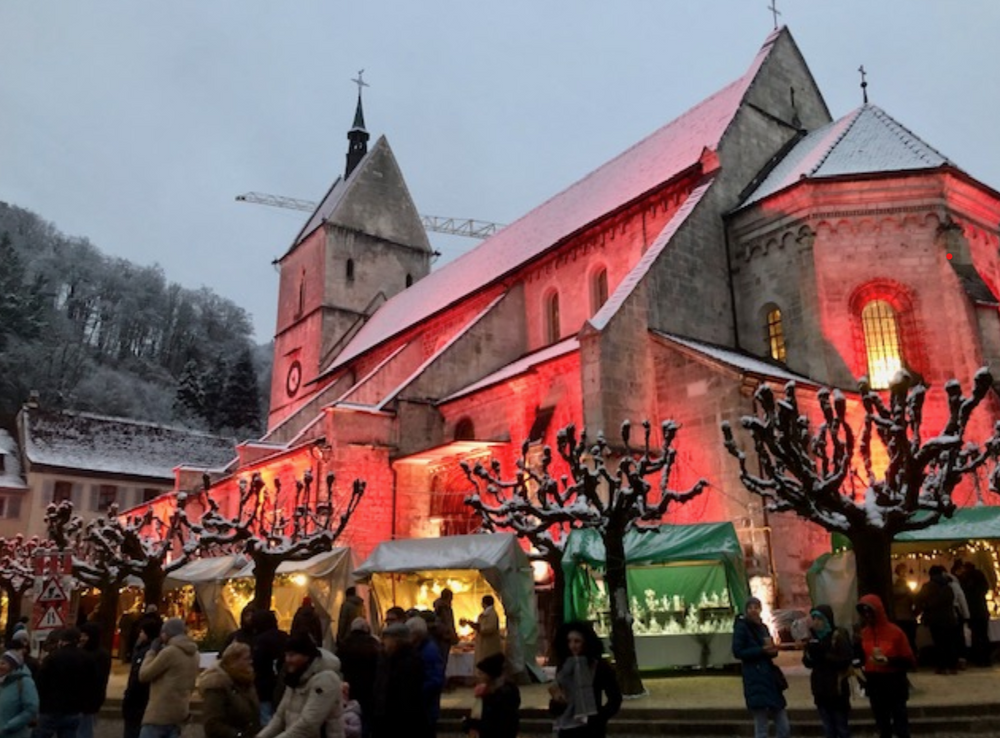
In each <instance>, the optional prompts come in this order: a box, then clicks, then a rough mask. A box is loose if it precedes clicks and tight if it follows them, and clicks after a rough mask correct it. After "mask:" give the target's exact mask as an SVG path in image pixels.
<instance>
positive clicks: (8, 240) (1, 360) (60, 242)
mask: <svg viewBox="0 0 1000 738" xmlns="http://www.w3.org/2000/svg"><path fill="white" fill-rule="evenodd" d="M270 372H271V347H270V346H269V345H261V346H258V345H255V344H254V342H253V328H252V325H251V322H250V317H249V315H248V314H247V312H246V311H245V310H244V309H243V308H241V307H239V306H238V305H236V304H235V303H234V302H232V301H231V300H228V299H226V298H223V297H221V296H219V295H217V294H216V293H215V292H213V291H212V290H211V289H209V288H207V287H201V288H200V289H189V288H186V287H182V286H181V285H179V284H176V283H173V282H169V281H168V280H167V278H166V277H165V275H164V274H163V270H162V269H161V268H160V267H159V266H155V265H154V266H140V265H137V264H134V263H132V262H130V261H128V260H127V259H122V258H116V257H110V256H107V255H105V254H103V253H101V251H100V250H99V249H98V248H97V247H96V246H94V245H93V244H92V243H90V241H88V240H87V239H86V238H79V237H73V236H66V235H64V234H62V233H60V232H59V231H58V230H57V229H56V228H55V226H53V225H52V224H51V223H49V222H47V221H45V220H44V219H43V218H40V217H39V216H37V215H35V214H34V213H32V212H30V211H28V210H24V209H23V208H18V207H16V206H13V205H8V204H6V203H3V202H0V427H10V426H11V421H12V420H13V417H14V415H15V414H16V413H17V411H18V409H19V408H20V407H21V405H22V404H23V403H24V402H25V401H26V400H27V399H28V397H29V394H30V393H31V392H35V391H37V392H38V394H39V400H40V402H41V404H42V405H43V406H45V407H47V408H52V409H67V410H81V411H87V412H94V413H100V414H103V415H116V416H122V417H129V418H135V419H139V420H147V421H153V422H159V423H168V424H179V425H185V426H188V427H192V428H199V429H204V430H210V431H213V432H225V433H228V434H234V435H237V436H238V437H240V438H248V437H252V436H254V435H258V434H259V433H260V431H261V426H262V418H264V417H265V416H266V412H267V407H266V398H267V388H268V386H269V384H270Z"/></svg>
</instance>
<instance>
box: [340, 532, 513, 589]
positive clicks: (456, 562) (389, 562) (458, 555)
mask: <svg viewBox="0 0 1000 738" xmlns="http://www.w3.org/2000/svg"><path fill="white" fill-rule="evenodd" d="M489 568H498V569H520V568H530V564H529V562H528V556H527V554H525V553H524V551H523V550H522V549H521V547H520V546H519V545H518V543H517V537H516V536H514V535H513V534H512V533H494V534H492V535H488V536H486V535H467V536H446V537H444V538H409V539H405V540H399V541H385V542H383V543H380V544H379V545H378V546H376V547H375V550H374V551H373V552H372V555H371V556H369V557H368V559H367V560H366V561H365V562H364V563H363V564H362V565H361V566H360V567H358V568H357V569H355V571H354V576H355V578H357V579H365V578H367V577H370V576H371V575H372V574H377V573H385V574H393V573H397V574H401V573H409V572H417V571H428V570H434V569H480V570H482V569H489Z"/></svg>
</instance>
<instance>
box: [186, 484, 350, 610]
mask: <svg viewBox="0 0 1000 738" xmlns="http://www.w3.org/2000/svg"><path fill="white" fill-rule="evenodd" d="M334 481H335V477H334V475H333V473H329V474H327V475H326V485H325V486H326V493H325V495H324V496H323V499H320V495H319V494H317V495H316V498H315V499H313V476H312V472H310V471H308V470H307V471H306V473H305V474H304V475H303V478H302V479H301V480H296V482H295V492H294V496H293V497H292V499H291V500H286V499H285V498H284V496H283V492H282V485H281V480H278V479H276V480H275V482H274V490H273V492H270V493H269V492H268V490H267V488H266V486H265V485H264V482H263V480H262V479H261V477H260V475H258V474H255V475H254V476H253V477H252V479H251V480H250V482H247V481H246V480H245V479H244V480H240V483H239V486H240V501H239V502H240V504H239V507H238V508H237V511H236V514H235V515H232V516H227V515H225V514H223V513H222V512H221V510H220V509H219V507H218V505H216V504H215V503H213V502H210V503H209V504H210V507H209V511H208V512H206V513H205V515H204V516H202V519H201V521H200V523H199V525H198V528H197V530H200V531H201V533H202V534H203V535H206V536H212V537H213V538H214V540H215V543H214V544H213V545H227V546H233V545H235V544H238V543H241V544H242V545H243V549H244V551H245V552H246V554H247V555H248V556H249V557H250V558H251V559H252V560H253V562H254V598H253V603H252V604H253V605H254V606H255V607H257V608H258V609H269V608H270V607H271V597H272V595H273V593H274V579H275V576H276V575H277V573H278V567H279V566H281V564H283V563H284V562H286V561H305V560H306V559H309V558H312V557H313V556H316V555H317V554H321V553H326V552H327V551H331V550H333V546H334V543H336V541H337V539H338V538H340V535H341V534H342V533H343V532H344V529H345V528H346V527H347V524H348V523H349V522H350V520H351V516H352V515H353V514H354V511H355V510H356V509H357V507H358V505H359V504H360V502H361V499H362V497H363V496H364V493H365V486H366V485H365V482H364V481H363V480H361V479H355V480H354V483H353V484H352V486H351V495H350V497H349V498H348V500H347V502H346V503H345V504H344V505H343V506H342V507H341V510H340V513H339V515H338V514H337V511H336V510H335V509H334V501H333V497H334V490H333V487H334ZM289 501H290V502H291V505H289V506H288V507H289V508H290V509H291V515H290V516H289V515H287V514H286V512H285V508H286V503H287V502H289Z"/></svg>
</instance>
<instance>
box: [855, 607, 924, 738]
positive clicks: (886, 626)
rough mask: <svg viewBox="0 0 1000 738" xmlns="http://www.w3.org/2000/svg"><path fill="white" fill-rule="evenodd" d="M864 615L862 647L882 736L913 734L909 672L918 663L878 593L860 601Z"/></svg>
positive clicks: (907, 736)
mask: <svg viewBox="0 0 1000 738" xmlns="http://www.w3.org/2000/svg"><path fill="white" fill-rule="evenodd" d="M858 614H859V615H861V648H862V650H863V652H864V671H865V679H866V681H867V687H866V690H867V692H868V700H869V702H870V703H871V706H872V714H873V715H874V716H875V725H876V726H877V727H878V732H879V738H892V736H893V731H895V735H896V736H898V738H910V724H909V718H908V716H907V712H906V702H907V700H908V699H909V698H910V684H909V681H907V678H906V672H907V671H909V670H910V669H912V668H913V667H914V666H916V665H917V661H916V659H915V658H914V657H913V650H912V649H911V648H910V642H909V640H908V639H907V637H906V634H905V633H904V632H903V630H902V628H900V627H899V626H897V625H894V624H892V623H890V622H889V618H888V617H887V616H886V614H885V607H884V606H883V605H882V600H881V599H879V597H878V596H877V595H871V594H869V595H865V596H864V597H862V598H861V599H860V600H859V601H858Z"/></svg>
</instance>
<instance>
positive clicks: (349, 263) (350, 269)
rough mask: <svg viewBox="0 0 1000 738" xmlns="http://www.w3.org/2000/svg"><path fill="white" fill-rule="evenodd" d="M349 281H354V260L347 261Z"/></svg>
mask: <svg viewBox="0 0 1000 738" xmlns="http://www.w3.org/2000/svg"><path fill="white" fill-rule="evenodd" d="M347 281H348V282H353V281H354V259H348V260H347Z"/></svg>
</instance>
